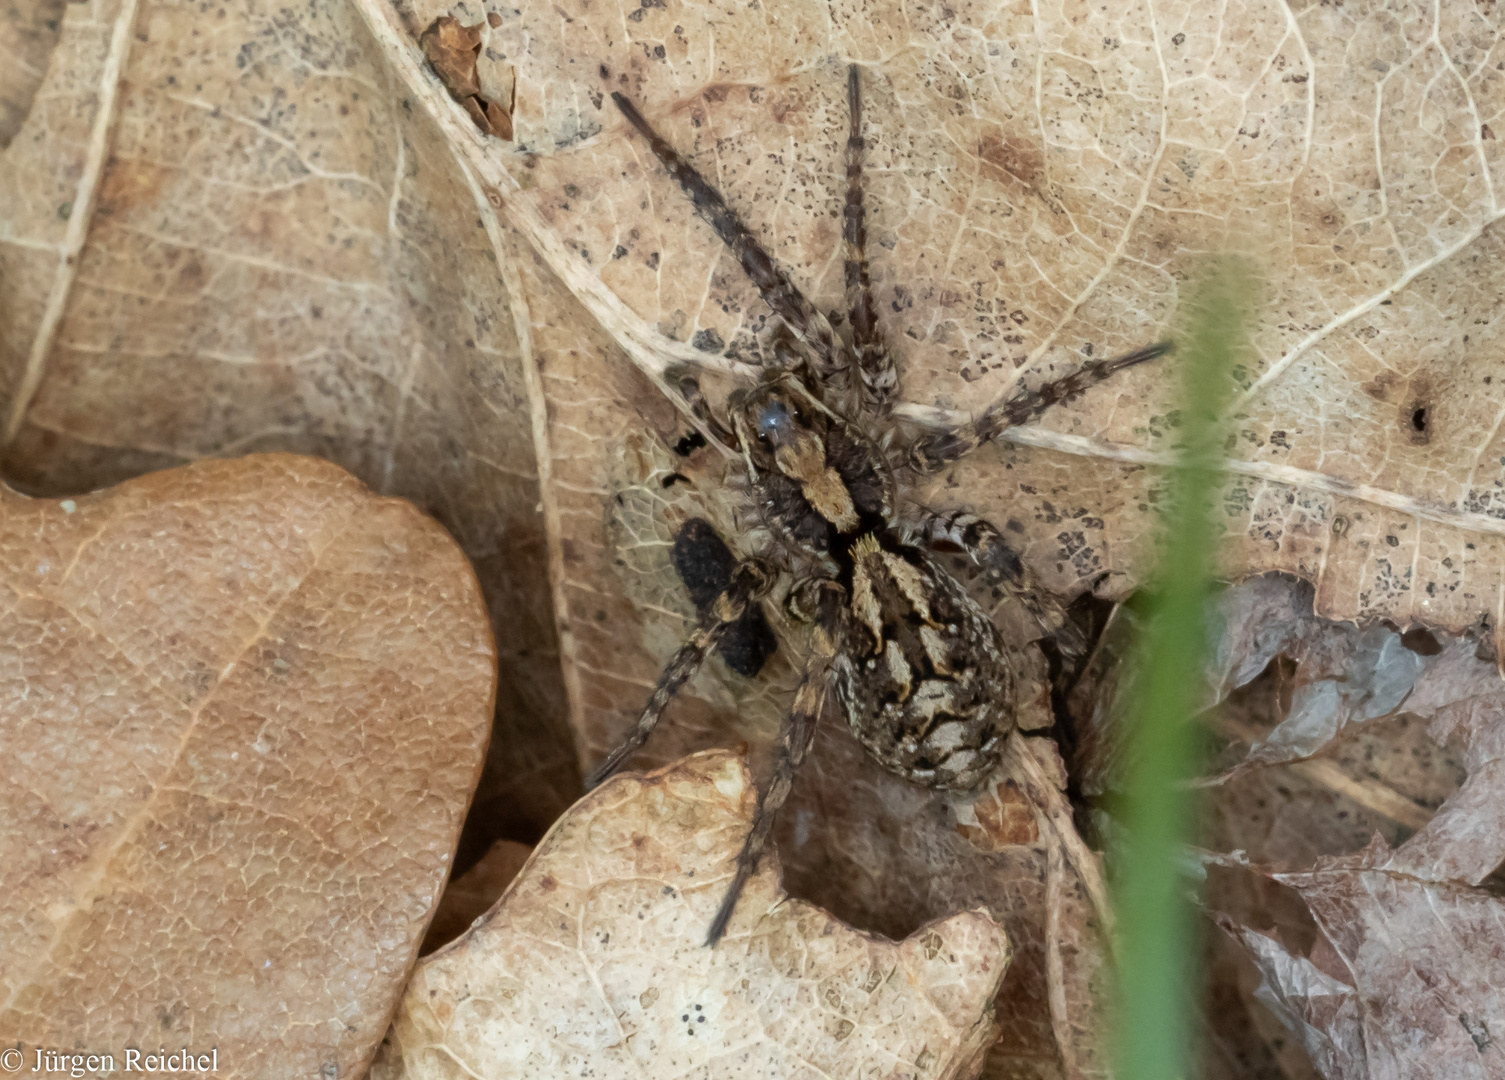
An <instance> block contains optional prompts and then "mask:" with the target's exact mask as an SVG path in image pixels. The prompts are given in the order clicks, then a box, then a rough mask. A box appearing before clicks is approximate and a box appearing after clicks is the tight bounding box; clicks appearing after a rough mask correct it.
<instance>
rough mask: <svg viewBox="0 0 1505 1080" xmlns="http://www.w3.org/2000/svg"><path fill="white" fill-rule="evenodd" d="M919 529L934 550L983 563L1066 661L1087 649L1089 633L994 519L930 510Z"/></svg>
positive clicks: (990, 579) (988, 576)
mask: <svg viewBox="0 0 1505 1080" xmlns="http://www.w3.org/2000/svg"><path fill="white" fill-rule="evenodd" d="M920 535H921V536H922V537H923V539H924V540H925V543H926V544H927V545H929V546H930V547H931V548H933V549H935V550H936V551H965V552H966V553H967V555H968V557H969V558H971V560H972V561H973V562H974V563H976V564H977V565H978V566H980V567H982V570H983V574H984V578H985V580H986V581H987V582H988V583H989V584H990V585H996V586H998V587H999V588H1001V589H1003V590H1004V591H1006V592H1007V593H1008V594H1009V597H1010V598H1011V599H1013V600H1016V601H1018V602H1019V603H1020V604H1022V605H1023V606H1024V609H1025V611H1027V612H1029V615H1030V618H1031V619H1033V620H1034V622H1035V624H1036V625H1038V626H1039V627H1040V629H1041V631H1043V633H1044V636H1045V637H1048V638H1050V639H1051V640H1052V641H1054V642H1055V643H1056V647H1057V648H1058V649H1060V650H1061V656H1062V658H1063V659H1066V660H1068V661H1074V660H1078V659H1080V658H1081V657H1083V656H1085V655H1086V654H1087V639H1086V637H1085V636H1083V634H1082V631H1081V630H1080V629H1079V628H1078V627H1077V625H1076V624H1075V623H1074V622H1072V621H1071V618H1070V616H1068V615H1067V614H1066V608H1065V606H1064V605H1062V603H1061V601H1060V600H1059V599H1058V598H1057V597H1056V596H1055V594H1054V593H1051V592H1049V591H1048V590H1047V589H1046V588H1045V586H1044V585H1042V584H1041V583H1040V579H1039V578H1037V577H1036V576H1035V572H1034V571H1033V570H1031V569H1030V568H1029V567H1028V566H1027V565H1026V564H1025V562H1024V560H1022V559H1020V558H1019V555H1018V553H1016V552H1015V551H1014V549H1013V548H1011V547H1009V546H1008V544H1007V543H1006V542H1005V541H1004V539H1003V536H1002V534H1000V533H999V531H998V530H997V529H996V528H994V527H993V525H992V524H991V523H990V522H988V521H986V520H984V519H983V518H980V517H978V516H977V515H975V514H968V513H965V512H957V513H953V514H937V513H928V514H926V515H925V518H924V520H923V522H922V523H921V525H920Z"/></svg>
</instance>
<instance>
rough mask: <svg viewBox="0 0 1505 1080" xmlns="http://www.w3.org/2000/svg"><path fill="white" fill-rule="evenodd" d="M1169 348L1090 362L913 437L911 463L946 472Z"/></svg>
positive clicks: (1158, 346) (1163, 346)
mask: <svg viewBox="0 0 1505 1080" xmlns="http://www.w3.org/2000/svg"><path fill="white" fill-rule="evenodd" d="M1171 348H1172V346H1171V343H1170V342H1169V341H1161V342H1157V343H1156V344H1154V345H1148V346H1146V347H1145V348H1143V349H1136V350H1135V351H1134V352H1131V353H1127V354H1125V355H1123V356H1116V357H1114V358H1113V359H1111V360H1089V361H1087V363H1085V364H1083V365H1082V366H1081V367H1079V368H1077V370H1075V371H1073V372H1072V373H1071V374H1070V375H1066V376H1064V377H1062V378H1060V379H1057V380H1055V381H1054V382H1049V383H1046V384H1045V385H1044V386H1042V387H1040V388H1039V389H1037V390H1030V389H1027V388H1026V389H1022V390H1020V391H1018V392H1017V393H1015V394H1013V395H1012V396H1011V397H1008V398H1005V399H1004V400H1002V401H1000V402H997V403H995V404H993V405H990V406H989V407H988V409H987V411H986V412H984V413H983V414H982V415H981V416H979V417H978V418H977V419H976V420H972V421H970V422H967V423H962V424H958V425H957V426H956V427H954V428H952V429H951V430H950V431H939V432H934V433H932V434H929V435H922V436H921V437H920V438H918V439H916V440H915V441H914V442H913V443H911V444H910V447H909V465H910V467H911V468H913V469H915V470H916V471H918V472H922V473H930V472H936V471H938V470H940V469H942V468H945V467H946V466H947V465H949V464H950V463H951V462H953V461H957V460H959V459H961V458H963V457H966V456H967V455H968V454H970V453H971V452H972V451H973V450H976V449H977V448H978V447H979V446H981V445H982V444H983V443H985V442H987V441H988V440H989V439H993V438H997V437H998V435H999V434H1001V433H1002V432H1003V431H1005V430H1006V429H1008V428H1011V427H1014V426H1015V425H1018V424H1027V423H1029V422H1030V421H1031V420H1035V419H1038V418H1039V416H1040V414H1041V413H1043V412H1045V410H1046V409H1048V408H1050V407H1051V406H1052V405H1058V404H1060V403H1061V402H1063V401H1066V400H1067V399H1068V398H1072V397H1075V396H1076V395H1077V394H1080V393H1081V392H1082V391H1083V390H1086V389H1088V388H1089V387H1092V386H1096V385H1097V384H1098V383H1100V382H1102V381H1103V380H1104V379H1107V378H1110V377H1112V376H1113V375H1115V374H1117V373H1118V372H1120V371H1122V370H1123V369H1124V368H1127V367H1133V366H1134V365H1135V364H1143V363H1145V362H1146V361H1148V360H1154V359H1156V358H1158V357H1161V356H1164V355H1165V354H1166V353H1168V352H1170V351H1171Z"/></svg>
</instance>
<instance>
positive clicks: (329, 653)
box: [0, 455, 495, 1077]
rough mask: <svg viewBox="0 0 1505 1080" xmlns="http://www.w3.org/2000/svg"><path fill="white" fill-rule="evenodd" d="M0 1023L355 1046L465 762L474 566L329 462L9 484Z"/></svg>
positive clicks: (225, 1068)
mask: <svg viewBox="0 0 1505 1080" xmlns="http://www.w3.org/2000/svg"><path fill="white" fill-rule="evenodd" d="M0 584H3V586H4V588H3V589H0V743H3V745H4V747H5V751H6V752H5V754H4V755H3V756H0V770H3V776H0V780H3V782H0V822H4V823H5V828H4V830H3V831H0V865H3V866H4V867H5V883H6V884H5V889H4V895H3V899H0V956H3V957H4V962H3V965H0V1031H3V1032H4V1037H5V1039H6V1040H7V1044H8V1045H13V1046H15V1045H19V1046H21V1047H22V1048H23V1050H27V1051H29V1050H30V1049H32V1048H38V1047H40V1048H46V1049H56V1050H67V1051H73V1050H77V1051H80V1052H84V1053H101V1054H102V1053H113V1054H115V1055H117V1057H116V1061H117V1064H118V1066H119V1065H120V1063H123V1058H121V1057H120V1056H119V1055H120V1054H122V1053H123V1051H124V1050H125V1049H126V1048H127V1047H137V1048H140V1049H143V1050H146V1051H155V1050H156V1049H157V1048H158V1047H159V1046H160V1045H164V1044H165V1045H168V1046H170V1047H171V1048H172V1049H173V1050H178V1049H180V1048H181V1047H183V1046H185V1045H186V1046H188V1047H189V1048H190V1049H191V1050H192V1051H193V1052H195V1053H198V1052H200V1051H201V1050H202V1051H205V1052H207V1051H208V1050H209V1049H211V1048H213V1049H217V1051H218V1059H217V1060H218V1065H219V1069H220V1072H221V1074H222V1075H230V1076H241V1077H266V1076H292V1075H317V1074H319V1073H321V1072H323V1073H325V1074H329V1075H333V1074H338V1075H342V1076H343V1075H355V1074H357V1073H359V1071H360V1070H361V1069H362V1068H363V1067H364V1065H365V1063H366V1062H367V1061H368V1060H369V1059H370V1056H371V1054H372V1053H373V1052H374V1051H375V1049H376V1045H377V1043H378V1041H379V1040H380V1039H381V1036H382V1034H383V1032H384V1031H385V1030H386V1027H387V1022H388V1017H389V1016H390V1014H391V1010H392V1008H393V1006H394V1005H395V1003H396V1001H397V999H398V996H399V994H400V993H401V990H402V986H403V984H404V982H405V981H406V979H407V975H408V970H409V967H410V965H411V964H412V962H413V958H414V956H415V955H416V953H417V950H418V943H419V940H420V938H421V937H422V934H423V930H424V928H425V926H426V925H427V923H428V920H429V916H430V915H431V913H432V911H433V906H434V904H435V902H436V900H437V898H438V893H439V889H440V887H441V886H442V884H443V882H444V879H445V876H446V874H447V872H448V870H449V860H450V855H451V853H452V852H453V850H454V845H455V840H456V837H457V835H458V831H459V828H460V823H461V821H462V819H463V817H464V813H465V809H466V806H467V805H468V803H469V801H470V795H471V791H472V790H473V787H474V784H475V781H476V777H477V775H478V773H479V771H480V767H481V763H482V760H483V756H484V752H485V743H486V737H487V732H488V729H489V724H490V717H491V712H492V708H493V705H494V701H495V691H494V686H495V668H494V662H495V651H494V649H493V647H492V643H491V637H490V634H489V633H488V630H487V626H486V612H485V607H484V604H483V603H482V600H481V597H480V593H479V590H478V588H477V585H476V581H475V575H474V573H473V572H472V570H471V569H470V567H469V565H468V564H467V563H466V562H465V560H464V558H463V557H462V556H461V554H460V552H459V551H458V549H457V548H456V547H455V545H454V543H453V541H452V540H451V539H450V538H449V536H447V535H446V534H445V533H444V531H443V530H442V529H440V528H439V527H438V526H437V525H435V524H434V523H433V522H432V521H431V520H429V519H427V518H424V517H423V516H421V515H419V514H417V513H416V512H415V511H414V509H413V508H412V507H411V506H410V505H408V504H407V503H405V502H402V501H400V500H396V499H385V498H375V497H373V496H372V495H371V494H370V493H369V492H368V491H366V490H365V489H364V488H363V487H362V486H361V485H360V484H359V483H358V482H357V481H355V480H354V479H353V478H352V477H350V476H349V475H348V474H347V473H345V472H343V471H342V470H340V469H338V468H336V467H335V466H333V465H329V464H327V463H325V462H321V461H315V460H312V459H308V458H297V457H292V456H288V455H267V456H255V457H249V458H244V459H242V460H239V461H228V462H205V463H201V464H198V465H193V466H190V467H188V468H185V469H179V470H173V471H170V472H162V473H156V474H153V475H151V476H147V477H143V478H141V479H138V480H132V481H129V482H127V483H125V484H122V485H120V486H119V487H116V488H113V489H110V490H108V491H103V492H99V493H97V494H93V495H88V496H80V497H79V498H77V499H66V500H62V501H51V500H32V499H28V498H25V497H24V496H20V495H16V494H14V493H13V492H11V491H9V490H8V489H4V488H0Z"/></svg>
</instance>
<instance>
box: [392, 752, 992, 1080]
mask: <svg viewBox="0 0 1505 1080" xmlns="http://www.w3.org/2000/svg"><path fill="white" fill-rule="evenodd" d="M754 802H755V793H754V790H753V786H752V784H751V776H750V774H749V772H748V770H747V767H746V766H745V764H743V763H742V762H741V761H740V760H738V759H737V758H736V757H735V756H734V755H732V754H729V753H727V752H725V751H711V752H707V753H704V754H698V755H694V756H692V757H689V758H686V759H684V760H682V761H679V762H676V763H675V764H673V765H669V766H667V767H665V768H663V769H660V770H658V771H657V772H654V773H650V774H648V775H646V776H641V775H633V774H630V775H626V776H621V777H618V778H617V779H615V780H613V781H611V782H610V783H609V784H606V785H604V786H602V787H601V788H598V789H597V790H596V791H594V792H592V793H591V794H590V795H589V796H587V797H586V798H585V799H584V800H582V801H581V802H580V803H579V804H578V805H576V806H575V807H574V808H573V809H572V810H571V811H570V812H569V813H568V814H566V815H565V816H564V817H563V818H561V819H560V821H559V822H558V823H557V824H556V825H555V826H554V828H553V830H551V832H550V833H549V835H548V836H547V837H546V838H545V839H544V840H543V842H542V843H541V844H540V845H539V847H538V849H537V851H536V852H535V854H534V855H533V857H532V858H531V859H530V860H529V861H528V864H527V866H526V867H525V868H524V869H523V872H522V874H521V875H520V877H519V878H518V879H517V880H516V882H515V883H514V884H513V885H512V887H511V888H510V889H509V890H508V891H507V894H506V896H505V897H504V898H503V899H502V901H501V902H500V903H499V904H498V906H497V907H496V908H495V909H494V910H493V911H492V912H491V913H490V914H489V915H488V916H487V917H486V919H485V921H484V922H483V923H481V924H480V925H479V926H477V927H476V928H475V929H473V930H472V931H471V932H470V933H469V934H468V935H467V936H466V937H464V938H462V939H461V940H460V941H458V942H456V943H455V944H454V945H452V946H450V947H449V948H447V949H445V950H443V951H442V952H440V953H438V954H437V955H435V956H433V957H431V958H430V959H428V960H425V961H423V962H422V963H421V964H420V966H419V969H418V971H417V973H416V974H415V975H414V977H413V981H412V984H411V985H410V986H409V989H408V993H407V996H406V997H405V998H404V1001H403V1005H402V1007H401V1009H400V1011H399V1012H398V1016H397V1020H396V1023H395V1024H394V1026H393V1029H392V1035H391V1037H390V1038H389V1040H388V1042H387V1043H386V1044H385V1045H384V1047H383V1053H382V1056H381V1058H380V1059H379V1060H378V1062H377V1064H376V1067H375V1068H374V1069H373V1072H372V1075H373V1077H375V1078H377V1080H395V1078H398V1077H407V1078H410V1080H419V1078H438V1077H456V1078H459V1077H470V1076H503V1075H505V1076H516V1077H539V1078H544V1077H557V1076H561V1075H591V1076H596V1077H602V1078H611V1077H637V1076H641V1075H642V1074H643V1072H644V1071H645V1070H647V1071H650V1072H655V1073H659V1072H662V1073H666V1074H668V1075H690V1074H695V1073H697V1071H699V1072H700V1073H703V1074H704V1075H707V1076H716V1077H725V1078H728V1080H730V1078H733V1077H741V1076H746V1077H754V1076H758V1077H761V1076H787V1077H791V1078H794V1077H810V1078H812V1080H813V1078H815V1077H829V1078H832V1080H835V1078H845V1077H853V1078H856V1077H865V1076H880V1075H881V1076H908V1077H914V1078H915V1080H920V1078H930V1077H935V1078H949V1077H958V1076H963V1077H964V1076H970V1075H975V1071H974V1070H975V1068H976V1067H977V1066H978V1065H980V1064H981V1056H982V1054H983V1052H984V1051H985V1050H986V1048H987V1046H988V1044H989V1043H990V1042H991V1041H992V1037H993V1034H994V1027H993V1016H992V999H993V995H994V993H995V992H996V991H997V988H998V983H999V980H1000V979H1001V978H1002V977H1003V973H1004V969H1005V968H1006V967H1007V965H1008V962H1009V953H1010V949H1009V942H1008V938H1007V937H1006V936H1005V934H1004V933H1003V931H1002V930H1001V929H1000V928H999V927H998V926H997V925H996V924H995V923H994V922H993V920H992V919H991V918H989V917H988V915H987V914H986V913H985V912H981V911H967V912H962V913H960V914H956V915H953V916H952V917H950V918H948V919H945V920H942V921H937V922H935V923H932V924H930V925H928V926H926V927H924V928H922V929H920V930H918V931H917V932H916V933H914V934H913V935H911V936H910V937H908V938H907V939H905V940H904V941H901V942H898V943H893V942H888V941H884V940H882V939H880V938H875V937H872V936H869V935H866V934H861V933H858V932H856V931H853V930H851V929H849V928H848V927H845V926H843V925H841V923H839V922H837V921H836V920H835V919H834V918H832V917H831V916H830V915H828V914H827V913H825V912H823V911H821V910H820V909H818V908H815V907H813V906H811V905H810V904H807V903H805V902H803V901H799V900H790V899H787V898H786V897H784V896H783V894H782V893H781V891H780V889H779V885H778V877H779V874H778V868H777V860H776V859H773V858H770V859H769V860H768V861H767V863H765V865H764V866H763V867H762V868H761V869H760V871H759V873H758V874H757V876H756V877H755V878H754V879H753V880H752V881H751V882H750V883H749V884H748V886H747V891H746V892H745V893H744V894H743V898H742V902H741V904H740V905H739V906H738V908H737V912H736V914H735V915H734V916H733V918H732V921H731V924H730V926H729V928H728V930H727V934H726V937H725V938H724V939H723V940H722V942H721V943H720V944H719V945H718V946H717V947H716V948H715V949H709V948H706V947H705V945H704V944H703V941H704V933H705V927H707V926H709V925H710V921H711V918H712V916H713V915H714V914H715V911H716V908H717V906H718V905H719V904H720V902H721V896H722V893H723V892H724V891H725V888H726V885H727V882H728V881H729V880H730V877H731V869H732V866H733V864H734V862H735V859H736V854H737V852H738V851H739V850H740V848H741V846H742V837H743V835H744V834H745V832H746V830H747V827H748V824H749V822H750V821H751V818H752V810H753V805H754Z"/></svg>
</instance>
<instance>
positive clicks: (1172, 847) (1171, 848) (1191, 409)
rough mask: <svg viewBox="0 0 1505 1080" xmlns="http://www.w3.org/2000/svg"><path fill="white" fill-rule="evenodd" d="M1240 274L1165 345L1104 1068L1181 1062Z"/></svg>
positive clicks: (1148, 1073) (1219, 278) (1159, 1077)
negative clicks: (1170, 439)
mask: <svg viewBox="0 0 1505 1080" xmlns="http://www.w3.org/2000/svg"><path fill="white" fill-rule="evenodd" d="M1249 291H1250V283H1249V281H1248V279H1247V278H1246V277H1245V276H1244V275H1242V274H1241V273H1239V272H1238V271H1237V270H1236V269H1235V268H1234V267H1232V266H1231V265H1227V264H1217V265H1214V266H1213V267H1211V268H1210V272H1209V273H1208V274H1207V277H1206V280H1205V281H1204V282H1203V283H1202V285H1201V287H1200V288H1199V289H1198V290H1197V293H1196V295H1195V297H1194V299H1193V303H1192V304H1191V305H1190V315H1189V318H1188V319H1187V323H1186V327H1185V332H1184V333H1183V335H1182V336H1181V339H1180V342H1179V344H1178V348H1177V352H1176V354H1175V356H1176V360H1177V363H1178V366H1179V367H1180V368H1181V371H1182V374H1183V386H1182V395H1181V397H1182V402H1183V408H1182V412H1181V416H1182V426H1181V435H1182V439H1183V441H1182V444H1181V446H1182V450H1183V453H1184V458H1183V467H1182V468H1180V469H1178V470H1176V472H1175V474H1174V475H1173V476H1172V478H1171V493H1170V494H1171V497H1170V499H1169V500H1168V503H1167V508H1166V513H1165V517H1164V519H1163V522H1162V533H1161V535H1160V537H1159V544H1158V546H1159V562H1158V566H1159V574H1158V581H1157V583H1156V592H1157V595H1156V599H1155V602H1154V604H1153V608H1152V611H1151V614H1150V617H1149V619H1147V620H1146V633H1145V638H1144V641H1143V643H1142V645H1141V651H1140V656H1139V677H1138V679H1137V692H1136V693H1135V695H1134V700H1133V701H1132V702H1131V704H1130V709H1129V716H1128V722H1129V724H1130V745H1129V751H1128V754H1127V757H1126V772H1127V775H1126V776H1125V792H1124V795H1125V799H1124V806H1123V823H1124V826H1125V843H1124V847H1123V850H1122V851H1121V852H1120V853H1119V858H1118V863H1119V872H1118V873H1117V874H1116V875H1115V880H1114V886H1115V888H1114V893H1115V897H1114V898H1115V908H1116V911H1117V916H1118V937H1119V942H1118V944H1119V950H1118V961H1119V967H1118V989H1119V1001H1118V1008H1117V1012H1116V1015H1117V1018H1118V1032H1117V1036H1118V1037H1117V1041H1116V1047H1115V1050H1116V1064H1117V1072H1116V1075H1117V1078H1118V1080H1174V1078H1177V1077H1186V1076H1188V1075H1189V1069H1190V1065H1191V1062H1190V1057H1189V1055H1190V1046H1191V1015H1192V1012H1191V1010H1192V1009H1193V1008H1194V1007H1195V1006H1196V1004H1197V1001H1196V999H1195V998H1194V996H1193V993H1192V990H1193V988H1194V986H1195V985H1196V982H1197V973H1196V970H1195V964H1194V961H1193V955H1192V954H1193V947H1194V944H1195V937H1194V934H1193V932H1192V927H1193V925H1194V921H1195V918H1196V916H1195V914H1194V912H1193V911H1192V910H1191V907H1190V905H1189V903H1188V902H1187V899H1186V892H1187V888H1188V884H1189V883H1188V882H1187V881H1186V880H1185V879H1184V878H1183V877H1182V876H1181V869H1182V855H1181V853H1182V851H1183V845H1184V844H1185V843H1187V841H1188V839H1189V838H1190V831H1191V793H1190V792H1189V791H1188V789H1187V785H1186V781H1187V780H1188V779H1189V778H1190V777H1192V776H1193V775H1194V774H1195V773H1196V771H1197V766H1198V762H1197V754H1198V748H1199V745H1200V740H1199V739H1198V738H1197V735H1196V732H1195V731H1194V730H1193V728H1192V726H1191V724H1192V720H1191V717H1192V712H1193V709H1194V708H1195V706H1196V703H1197V700H1198V697H1199V696H1200V695H1199V688H1200V686H1201V684H1202V680H1203V675H1202V672H1203V664H1204V658H1205V656H1206V651H1207V646H1208V643H1207V635H1206V628H1205V626H1204V606H1205V603H1206V598H1207V581H1208V578H1209V576H1210V575H1211V574H1212V572H1213V569H1214V550H1215V548H1216V545H1217V535H1216V533H1215V530H1214V526H1213V521H1212V517H1211V509H1212V500H1213V496H1214V495H1215V493H1216V491H1217V489H1218V485H1219V480H1220V477H1219V472H1218V468H1217V462H1218V460H1219V458H1220V456H1221V451H1222V432H1221V427H1220V425H1219V423H1218V416H1219V414H1220V413H1221V411H1222V409H1223V407H1224V405H1225V404H1226V403H1227V401H1228V398H1229V389H1230V386H1231V384H1230V380H1229V372H1230V371H1231V370H1232V368H1233V365H1234V363H1235V356H1236V353H1237V350H1238V347H1239V343H1240V341H1241V337H1242V333H1243V330H1242V327H1243V323H1244V318H1243V309H1244V302H1245V298H1246V297H1247V295H1248V293H1249Z"/></svg>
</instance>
